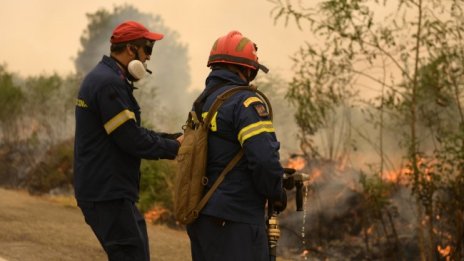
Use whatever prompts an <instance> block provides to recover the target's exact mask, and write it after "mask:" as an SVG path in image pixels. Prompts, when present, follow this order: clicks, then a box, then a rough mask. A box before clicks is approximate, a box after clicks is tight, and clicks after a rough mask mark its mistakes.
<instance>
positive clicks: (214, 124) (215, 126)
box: [201, 112, 217, 131]
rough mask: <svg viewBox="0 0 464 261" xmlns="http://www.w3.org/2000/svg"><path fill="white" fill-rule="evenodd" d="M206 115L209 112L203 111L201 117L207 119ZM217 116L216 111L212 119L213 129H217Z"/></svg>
mask: <svg viewBox="0 0 464 261" xmlns="http://www.w3.org/2000/svg"><path fill="white" fill-rule="evenodd" d="M206 115H208V112H203V113H202V114H201V117H202V118H203V119H206ZM216 117H217V112H215V113H214V116H213V118H212V119H211V127H210V129H211V131H217V123H216Z"/></svg>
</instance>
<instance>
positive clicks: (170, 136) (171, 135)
mask: <svg viewBox="0 0 464 261" xmlns="http://www.w3.org/2000/svg"><path fill="white" fill-rule="evenodd" d="M182 134H183V133H182V132H176V133H165V132H159V133H158V135H160V136H161V138H165V139H170V140H175V139H177V138H179V137H180V136H182Z"/></svg>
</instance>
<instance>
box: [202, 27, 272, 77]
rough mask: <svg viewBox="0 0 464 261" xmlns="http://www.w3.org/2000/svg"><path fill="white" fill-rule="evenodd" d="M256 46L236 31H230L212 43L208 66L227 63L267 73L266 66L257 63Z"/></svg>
mask: <svg viewBox="0 0 464 261" xmlns="http://www.w3.org/2000/svg"><path fill="white" fill-rule="evenodd" d="M257 50H258V48H257V47H256V44H255V43H253V42H252V41H251V40H250V39H248V38H246V37H244V36H243V35H242V34H241V33H240V32H238V31H231V32H230V33H228V34H227V35H225V36H222V37H219V38H218V39H217V40H216V42H214V45H213V48H211V52H210V54H209V59H208V66H211V65H212V64H214V63H229V64H237V65H241V66H245V67H248V68H251V69H254V70H258V69H261V70H262V71H263V72H265V73H267V72H268V71H269V69H268V68H266V66H264V65H262V64H259V63H258V56H256V51H257Z"/></svg>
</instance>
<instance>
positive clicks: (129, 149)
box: [74, 56, 179, 202]
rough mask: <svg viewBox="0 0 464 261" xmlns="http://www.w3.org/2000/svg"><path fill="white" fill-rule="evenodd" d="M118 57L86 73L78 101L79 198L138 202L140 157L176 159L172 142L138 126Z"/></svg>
mask: <svg viewBox="0 0 464 261" xmlns="http://www.w3.org/2000/svg"><path fill="white" fill-rule="evenodd" d="M133 89H134V88H133V87H132V85H131V84H130V83H129V82H128V81H127V80H126V77H125V75H124V71H123V70H121V68H120V67H119V66H118V65H117V63H116V61H115V60H113V59H112V58H110V57H107V56H104V57H103V59H102V60H101V62H100V63H98V65H97V66H96V67H95V68H94V69H93V70H92V71H91V72H90V73H89V74H88V75H87V76H86V77H85V79H84V81H83V82H82V85H81V87H80V90H79V94H78V98H77V102H76V112H75V116H76V133H75V144H74V146H75V147H74V189H75V195H76V199H77V200H81V201H103V200H112V199H119V198H126V199H129V200H131V201H133V202H135V201H137V200H138V194H139V183H140V162H141V159H142V158H144V159H161V158H162V159H174V158H175V156H176V155H177V151H178V149H179V143H178V142H177V141H176V140H169V139H164V138H161V137H160V136H159V135H158V134H157V133H155V132H153V131H151V130H148V129H145V128H143V127H141V126H140V123H141V119H140V107H139V105H138V104H137V101H136V100H135V98H134V96H133V94H132V92H133Z"/></svg>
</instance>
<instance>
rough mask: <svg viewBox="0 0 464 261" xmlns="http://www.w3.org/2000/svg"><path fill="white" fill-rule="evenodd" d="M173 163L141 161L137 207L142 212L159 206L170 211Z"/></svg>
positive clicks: (171, 206)
mask: <svg viewBox="0 0 464 261" xmlns="http://www.w3.org/2000/svg"><path fill="white" fill-rule="evenodd" d="M174 164H175V163H174V162H172V161H168V160H157V161H153V160H143V161H142V166H141V173H142V177H141V183H140V199H139V203H138V205H139V207H140V210H141V211H142V212H146V211H148V210H150V209H151V208H152V207H153V206H154V205H158V206H159V205H160V206H162V207H165V208H167V209H168V210H172V208H173V205H172V204H173V201H172V197H173V186H174V179H175V165H174Z"/></svg>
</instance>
